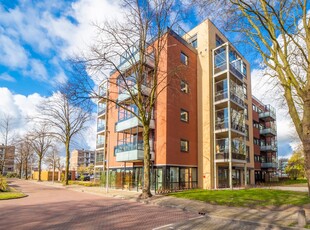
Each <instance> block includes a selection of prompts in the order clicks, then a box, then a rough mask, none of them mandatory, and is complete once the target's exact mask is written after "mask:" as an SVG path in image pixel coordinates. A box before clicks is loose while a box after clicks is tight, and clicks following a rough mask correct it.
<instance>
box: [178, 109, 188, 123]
mask: <svg viewBox="0 0 310 230" xmlns="http://www.w3.org/2000/svg"><path fill="white" fill-rule="evenodd" d="M180 115H181V121H185V122H188V112H187V111H186V110H184V109H181V113H180Z"/></svg>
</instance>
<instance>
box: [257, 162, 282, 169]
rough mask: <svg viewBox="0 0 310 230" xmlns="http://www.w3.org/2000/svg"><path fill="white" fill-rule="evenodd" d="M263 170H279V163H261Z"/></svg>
mask: <svg viewBox="0 0 310 230" xmlns="http://www.w3.org/2000/svg"><path fill="white" fill-rule="evenodd" d="M261 168H275V169H276V168H278V163H276V162H265V163H261Z"/></svg>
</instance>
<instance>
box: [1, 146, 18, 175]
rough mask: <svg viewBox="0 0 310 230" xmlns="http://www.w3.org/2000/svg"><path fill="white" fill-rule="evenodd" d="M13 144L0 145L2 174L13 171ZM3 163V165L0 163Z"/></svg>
mask: <svg viewBox="0 0 310 230" xmlns="http://www.w3.org/2000/svg"><path fill="white" fill-rule="evenodd" d="M14 159H15V146H4V145H0V169H2V170H3V174H4V175H6V174H7V173H9V172H10V173H12V172H14ZM1 164H4V165H1Z"/></svg>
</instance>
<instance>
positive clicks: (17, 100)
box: [0, 88, 96, 149]
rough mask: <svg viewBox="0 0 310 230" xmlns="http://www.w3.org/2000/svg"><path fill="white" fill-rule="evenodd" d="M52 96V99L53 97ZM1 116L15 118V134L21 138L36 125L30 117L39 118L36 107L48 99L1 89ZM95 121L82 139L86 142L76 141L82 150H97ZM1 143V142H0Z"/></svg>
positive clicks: (90, 124) (83, 134) (91, 122)
mask: <svg viewBox="0 0 310 230" xmlns="http://www.w3.org/2000/svg"><path fill="white" fill-rule="evenodd" d="M53 96H54V95H52V96H51V97H53ZM0 98H1V100H0V115H1V114H8V115H10V116H12V117H14V133H16V134H17V135H19V136H22V135H23V134H25V133H27V131H30V130H31V129H32V128H33V127H34V126H35V124H34V123H33V122H32V121H30V120H29V118H30V117H36V116H38V113H37V110H36V106H37V105H40V104H42V103H44V101H46V100H47V99H48V97H42V96H40V95H39V94H37V93H34V94H31V95H28V96H25V95H21V94H14V93H12V92H11V91H10V90H9V89H7V88H0ZM95 122H96V120H95V119H92V120H91V121H90V122H89V123H88V126H89V128H88V129H86V130H85V131H84V132H83V133H82V135H80V136H79V138H80V139H83V140H85V141H83V142H81V141H76V142H78V143H81V144H80V145H78V147H80V148H88V147H89V148H92V149H94V148H95V139H96V138H95V134H96V131H95ZM0 143H1V140H0Z"/></svg>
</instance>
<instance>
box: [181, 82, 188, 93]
mask: <svg viewBox="0 0 310 230" xmlns="http://www.w3.org/2000/svg"><path fill="white" fill-rule="evenodd" d="M180 86H181V91H182V92H183V93H188V84H187V83H186V82H185V81H183V80H181V84H180Z"/></svg>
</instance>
